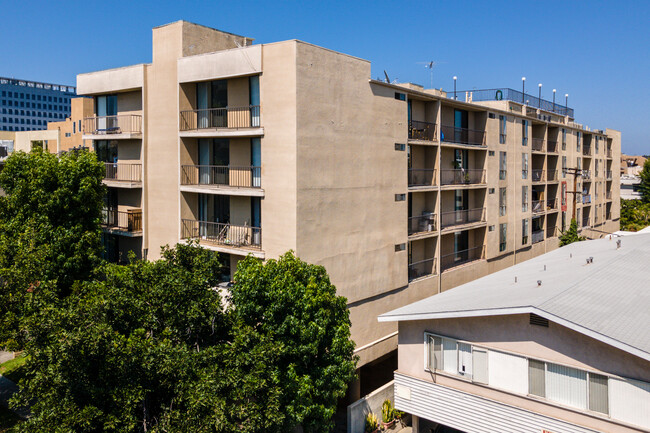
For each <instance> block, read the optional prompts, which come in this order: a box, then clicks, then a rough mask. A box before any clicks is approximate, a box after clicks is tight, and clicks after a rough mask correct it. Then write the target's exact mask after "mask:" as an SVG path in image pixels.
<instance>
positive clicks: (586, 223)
mask: <svg viewBox="0 0 650 433" xmlns="http://www.w3.org/2000/svg"><path fill="white" fill-rule="evenodd" d="M582 227H589V217H583V218H582Z"/></svg>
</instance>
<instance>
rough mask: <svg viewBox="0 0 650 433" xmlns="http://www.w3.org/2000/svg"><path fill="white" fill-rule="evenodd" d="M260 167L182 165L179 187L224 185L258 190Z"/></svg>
mask: <svg viewBox="0 0 650 433" xmlns="http://www.w3.org/2000/svg"><path fill="white" fill-rule="evenodd" d="M261 172H262V168H261V167H252V166H246V167H233V166H229V165H183V166H181V185H224V186H236V187H245V188H260V187H261V186H262V182H261Z"/></svg>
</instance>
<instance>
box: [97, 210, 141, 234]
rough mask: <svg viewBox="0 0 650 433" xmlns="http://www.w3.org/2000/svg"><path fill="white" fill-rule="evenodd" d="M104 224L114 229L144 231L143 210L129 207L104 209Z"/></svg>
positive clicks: (132, 231)
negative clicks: (123, 209) (125, 208)
mask: <svg viewBox="0 0 650 433" xmlns="http://www.w3.org/2000/svg"><path fill="white" fill-rule="evenodd" d="M102 225H103V226H104V227H105V228H108V229H113V230H122V231H126V232H131V233H136V232H141V231H142V211H141V210H140V209H129V210H126V211H118V210H117V209H107V208H104V209H102Z"/></svg>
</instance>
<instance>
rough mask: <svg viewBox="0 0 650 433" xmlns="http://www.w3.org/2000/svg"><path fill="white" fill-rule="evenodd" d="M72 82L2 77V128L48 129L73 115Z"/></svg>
mask: <svg viewBox="0 0 650 433" xmlns="http://www.w3.org/2000/svg"><path fill="white" fill-rule="evenodd" d="M75 96H76V89H75V88H74V87H72V86H65V85H60V84H47V83H38V82H34V81H27V80H19V79H14V78H2V77H0V131H34V130H39V129H47V122H58V121H61V120H64V119H65V118H66V117H68V116H70V99H71V98H74V97H75Z"/></svg>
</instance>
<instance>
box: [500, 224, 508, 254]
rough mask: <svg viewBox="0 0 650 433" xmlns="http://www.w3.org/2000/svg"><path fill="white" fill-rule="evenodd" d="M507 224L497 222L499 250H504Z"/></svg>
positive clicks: (506, 242)
mask: <svg viewBox="0 0 650 433" xmlns="http://www.w3.org/2000/svg"><path fill="white" fill-rule="evenodd" d="M507 232H508V224H499V251H505V250H506V246H507V244H508V241H507V239H508V238H507Z"/></svg>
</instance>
